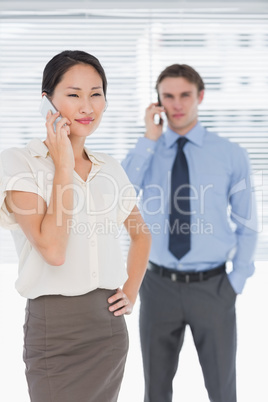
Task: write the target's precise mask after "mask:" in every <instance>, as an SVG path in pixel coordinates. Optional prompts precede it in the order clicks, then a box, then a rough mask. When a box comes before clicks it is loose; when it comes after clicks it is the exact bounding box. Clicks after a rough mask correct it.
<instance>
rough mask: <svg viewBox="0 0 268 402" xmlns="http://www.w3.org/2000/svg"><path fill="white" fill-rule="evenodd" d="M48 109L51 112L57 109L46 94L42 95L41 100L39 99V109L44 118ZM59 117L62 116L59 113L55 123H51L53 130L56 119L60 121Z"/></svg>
mask: <svg viewBox="0 0 268 402" xmlns="http://www.w3.org/2000/svg"><path fill="white" fill-rule="evenodd" d="M49 110H51V112H52V113H53V114H54V113H56V112H57V111H58V110H57V109H56V108H55V106H54V105H53V103H52V102H51V100H49V99H48V97H47V96H46V95H44V96H43V98H42V100H41V104H40V108H39V111H40V113H41V115H42V116H43V117H44V119H45V120H46V118H47V113H48V111H49ZM61 118H62V116H61V115H59V117H57V119H56V121H55V123H54V124H53V126H54V130H55V131H56V124H57V123H58V121H60V119H61Z"/></svg>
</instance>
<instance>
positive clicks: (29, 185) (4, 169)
mask: <svg viewBox="0 0 268 402" xmlns="http://www.w3.org/2000/svg"><path fill="white" fill-rule="evenodd" d="M30 158H31V156H30V155H29V154H27V153H25V149H19V148H10V149H6V150H5V151H3V152H2V153H1V154H0V226H2V227H4V228H6V229H10V230H15V229H18V228H19V225H18V224H17V223H16V220H15V216H14V214H13V213H9V212H8V210H7V208H6V203H5V198H6V194H7V191H10V190H16V191H25V192H31V193H36V194H38V195H40V196H41V197H42V198H44V197H43V193H42V190H41V188H40V187H39V186H38V178H37V175H36V173H34V171H33V169H32V167H31V162H30Z"/></svg>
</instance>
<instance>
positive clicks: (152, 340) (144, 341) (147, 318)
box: [140, 271, 236, 402]
mask: <svg viewBox="0 0 268 402" xmlns="http://www.w3.org/2000/svg"><path fill="white" fill-rule="evenodd" d="M140 300H141V307H140V336H141V347H142V356H143V366H144V377H145V398H144V402H171V401H172V381H173V378H174V376H175V373H176V371H177V367H178V360H179V353H180V350H181V347H182V345H183V339H184V333H185V327H186V325H189V327H190V329H191V332H192V335H193V340H194V343H195V347H196V350H197V353H198V357H199V361H200V364H201V367H202V371H203V376H204V380H205V386H206V389H207V391H208V395H209V399H210V401H211V402H236V370H235V360H236V314H235V300H236V294H235V292H234V290H233V288H232V286H231V284H230V282H229V280H228V277H227V275H226V273H223V274H220V275H217V276H214V277H212V278H209V279H208V280H205V281H202V282H192V283H182V282H172V281H171V280H170V279H169V278H165V277H161V276H160V275H158V274H157V273H154V272H150V271H147V273H146V275H145V278H144V281H143V283H142V286H141V289H140ZM182 369H183V368H182ZM189 381H191V383H192V384H193V386H194V378H192V379H189Z"/></svg>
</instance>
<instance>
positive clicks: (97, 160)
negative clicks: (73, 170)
mask: <svg viewBox="0 0 268 402" xmlns="http://www.w3.org/2000/svg"><path fill="white" fill-rule="evenodd" d="M27 148H28V149H29V151H30V153H31V155H32V156H35V157H38V156H42V157H43V158H47V157H48V155H49V150H48V148H47V146H46V144H44V142H43V141H41V140H40V139H38V138H34V139H33V140H31V141H30V142H29V144H28V145H27ZM85 152H86V154H87V156H88V158H89V159H90V160H91V162H92V163H93V164H95V165H100V164H101V163H104V162H105V161H104V159H103V158H102V157H101V156H100V154H99V153H98V154H95V153H93V152H92V151H90V150H89V149H88V148H86V147H85Z"/></svg>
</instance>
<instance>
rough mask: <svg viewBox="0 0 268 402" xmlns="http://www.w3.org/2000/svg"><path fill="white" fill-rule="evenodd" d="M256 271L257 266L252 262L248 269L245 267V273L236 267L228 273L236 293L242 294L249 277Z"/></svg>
mask: <svg viewBox="0 0 268 402" xmlns="http://www.w3.org/2000/svg"><path fill="white" fill-rule="evenodd" d="M254 271H255V267H254V264H253V263H252V264H250V266H249V267H248V268H247V269H245V273H244V272H243V275H242V274H241V273H240V272H238V271H237V270H235V269H233V270H232V271H231V272H230V273H229V274H228V278H229V280H230V283H231V285H232V287H233V289H234V291H235V293H237V294H240V293H242V292H243V289H244V286H245V283H246V280H247V278H248V277H250V276H251V275H253V273H254Z"/></svg>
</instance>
